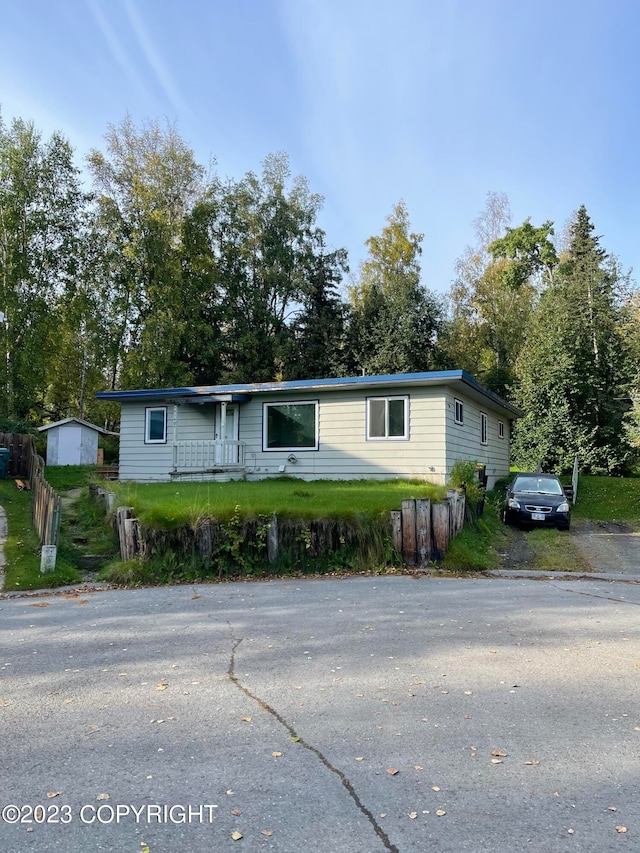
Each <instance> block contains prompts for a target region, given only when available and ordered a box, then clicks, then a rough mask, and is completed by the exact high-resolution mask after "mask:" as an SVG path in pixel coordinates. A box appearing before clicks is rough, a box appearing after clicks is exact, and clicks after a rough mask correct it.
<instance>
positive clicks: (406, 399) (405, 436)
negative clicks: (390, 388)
mask: <svg viewBox="0 0 640 853" xmlns="http://www.w3.org/2000/svg"><path fill="white" fill-rule="evenodd" d="M380 400H382V401H384V403H385V409H384V429H385V435H371V403H372V401H376V402H379V401H380ZM394 400H402V401H403V402H404V433H403V435H389V403H390V402H391V401H394ZM366 439H367V441H409V395H408V394H392V395H389V396H384V397H367V426H366Z"/></svg>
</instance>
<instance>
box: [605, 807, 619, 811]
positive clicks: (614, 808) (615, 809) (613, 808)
mask: <svg viewBox="0 0 640 853" xmlns="http://www.w3.org/2000/svg"><path fill="white" fill-rule="evenodd" d="M607 811H610V812H617V811H618V807H617V806H609V808H608V809H607Z"/></svg>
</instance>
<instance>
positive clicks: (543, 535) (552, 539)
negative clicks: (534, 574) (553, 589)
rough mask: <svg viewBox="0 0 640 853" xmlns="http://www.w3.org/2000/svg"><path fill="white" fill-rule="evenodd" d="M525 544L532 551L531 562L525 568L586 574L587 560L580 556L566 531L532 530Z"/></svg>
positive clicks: (587, 568)
mask: <svg viewBox="0 0 640 853" xmlns="http://www.w3.org/2000/svg"><path fill="white" fill-rule="evenodd" d="M527 543H528V545H529V547H530V548H531V550H532V551H533V562H532V564H531V565H530V566H528V567H527V568H531V569H535V570H536V571H539V572H587V571H591V566H590V564H589V562H588V560H585V558H584V557H583V556H582V554H581V553H580V551H579V550H578V548H577V547H576V545H575V544H574V542H573V540H572V539H571V538H570V536H569V534H568V533H567V532H566V531H561V530H554V529H553V528H547V529H544V530H543V529H539V530H532V531H530V532H529V533H528V534H527Z"/></svg>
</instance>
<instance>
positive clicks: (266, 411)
mask: <svg viewBox="0 0 640 853" xmlns="http://www.w3.org/2000/svg"><path fill="white" fill-rule="evenodd" d="M97 397H98V398H99V399H101V400H114V401H117V402H119V403H120V404H121V407H122V414H121V422H120V467H119V472H120V480H134V481H138V482H158V481H167V480H181V481H183V480H228V479H230V478H246V479H249V480H254V479H263V478H265V477H273V476H282V475H285V474H286V475H290V476H295V477H299V478H301V479H304V480H313V479H358V478H371V479H378V478H379V479H382V478H391V477H405V478H422V479H425V480H430V481H432V482H436V483H445V482H446V481H447V479H448V476H449V473H450V471H451V467H452V465H453V464H454V462H455V461H456V460H457V459H465V460H469V459H475V460H477V461H478V462H479V463H480V464H482V465H485V466H486V474H487V477H488V484H489V486H492V485H493V483H495V481H496V480H497V479H499V478H500V477H505V476H507V475H508V473H509V435H510V426H511V421H512V419H513V418H516V417H518V416H519V415H520V414H521V413H520V412H519V411H518V410H517V409H516V408H514V406H512V405H511V404H510V403H507V402H505V401H504V400H502V399H501V398H500V397H498V396H497V395H496V394H494V393H493V392H491V391H488V390H487V389H486V388H484V387H483V386H482V385H480V383H479V382H477V381H476V380H475V379H474V378H473V377H472V376H470V375H469V374H468V373H466V372H465V371H464V370H444V371H432V372H428V373H403V374H395V375H390V376H356V377H351V378H333V379H307V380H301V381H288V382H264V383H256V384H243V385H217V386H216V385H213V386H201V387H193V388H163V389H151V390H139V391H103V392H100V393H98V394H97Z"/></svg>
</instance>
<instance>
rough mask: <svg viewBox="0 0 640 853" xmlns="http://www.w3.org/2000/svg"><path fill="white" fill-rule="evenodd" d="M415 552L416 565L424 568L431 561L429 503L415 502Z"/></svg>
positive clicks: (426, 500)
mask: <svg viewBox="0 0 640 853" xmlns="http://www.w3.org/2000/svg"><path fill="white" fill-rule="evenodd" d="M416 552H417V559H418V563H419V564H420V565H421V566H425V565H426V564H427V563H428V562H430V560H431V501H430V500H429V498H424V499H422V500H417V501H416Z"/></svg>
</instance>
